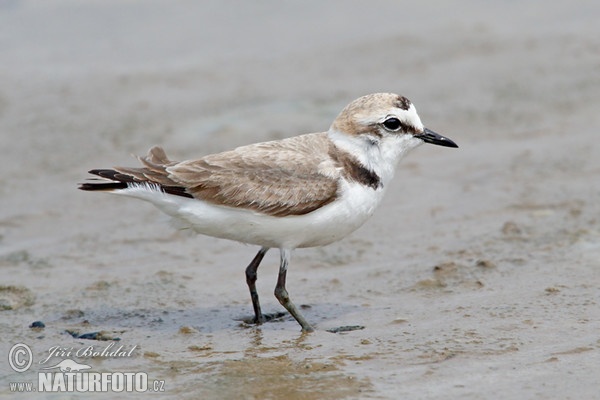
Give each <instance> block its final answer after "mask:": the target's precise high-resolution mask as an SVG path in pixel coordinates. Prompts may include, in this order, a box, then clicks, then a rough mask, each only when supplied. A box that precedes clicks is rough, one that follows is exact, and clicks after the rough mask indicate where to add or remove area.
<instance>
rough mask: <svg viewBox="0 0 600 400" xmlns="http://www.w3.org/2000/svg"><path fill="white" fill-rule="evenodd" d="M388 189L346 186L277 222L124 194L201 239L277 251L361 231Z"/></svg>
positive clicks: (158, 196)
mask: <svg viewBox="0 0 600 400" xmlns="http://www.w3.org/2000/svg"><path fill="white" fill-rule="evenodd" d="M383 192H384V190H383V189H378V190H373V189H371V188H369V187H365V186H362V185H359V184H356V183H350V184H344V186H343V188H342V195H341V196H339V197H338V198H337V199H336V200H335V201H334V202H332V203H330V204H328V205H326V206H324V207H322V208H320V209H318V210H315V211H313V212H311V213H309V214H305V215H293V216H288V217H273V216H268V215H264V214H259V213H257V212H254V211H250V210H244V209H235V208H231V207H222V206H218V205H214V204H210V203H206V202H203V201H199V200H195V199H190V198H186V197H179V196H172V195H167V194H164V193H162V192H157V191H150V190H148V189H144V188H131V189H126V190H122V191H120V192H119V193H120V194H124V195H128V196H132V197H137V198H141V199H143V200H147V201H150V202H151V203H153V204H154V205H155V206H157V207H158V208H159V209H161V210H162V211H163V212H165V213H166V214H168V215H170V216H171V217H173V218H175V219H176V220H177V221H178V222H180V223H181V224H183V226H184V227H187V228H190V229H192V230H194V231H196V232H198V233H201V234H204V235H209V236H214V237H218V238H223V239H230V240H235V241H238V242H243V243H248V244H255V245H259V246H264V247H275V248H290V249H293V248H299V247H313V246H322V245H326V244H329V243H332V242H335V241H337V240H340V239H342V238H344V237H345V236H347V235H348V234H350V233H351V232H353V231H354V230H356V229H357V228H359V227H360V226H361V225H362V224H363V223H364V222H365V221H366V220H367V219H368V218H369V217H370V216H371V215H372V214H373V212H374V211H375V209H376V208H377V206H378V205H379V203H380V202H381V199H382V197H383Z"/></svg>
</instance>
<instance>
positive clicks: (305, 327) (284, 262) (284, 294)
mask: <svg viewBox="0 0 600 400" xmlns="http://www.w3.org/2000/svg"><path fill="white" fill-rule="evenodd" d="M289 263H290V250H289V249H281V264H280V265H279V276H278V277H277V286H275V297H276V298H277V300H279V302H280V303H281V305H282V306H284V307H285V309H286V310H288V311H289V313H290V314H292V317H294V318H295V319H296V321H298V323H299V324H300V326H301V327H302V331H303V332H312V331H314V329H313V327H312V326H310V324H309V323H308V322H307V321H306V319H305V318H304V316H303V315H302V314H301V313H300V311H299V310H298V309H297V308H296V306H295V305H294V303H292V301H291V300H290V296H289V294H288V291H287V290H286V289H285V277H286V275H287V267H288V264H289Z"/></svg>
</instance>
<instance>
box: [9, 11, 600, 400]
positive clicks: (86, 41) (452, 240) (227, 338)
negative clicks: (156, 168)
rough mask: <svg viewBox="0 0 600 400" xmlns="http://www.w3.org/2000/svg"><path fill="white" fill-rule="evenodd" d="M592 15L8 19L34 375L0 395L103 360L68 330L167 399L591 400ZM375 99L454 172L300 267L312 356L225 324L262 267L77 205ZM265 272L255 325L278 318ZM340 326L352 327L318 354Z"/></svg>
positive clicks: (14, 297)
mask: <svg viewBox="0 0 600 400" xmlns="http://www.w3.org/2000/svg"><path fill="white" fill-rule="evenodd" d="M365 3H366V2H365ZM598 15H600V5H598V4H597V3H594V2H591V1H589V2H583V1H582V2H579V3H578V2H575V3H573V2H558V3H553V4H552V5H550V4H543V5H541V3H540V4H538V3H528V4H518V3H513V2H506V4H500V3H497V4H494V5H488V4H486V6H485V7H484V6H483V5H481V4H479V3H477V2H470V1H463V2H459V3H456V2H454V3H452V4H446V3H444V2H429V3H427V4H420V5H417V4H412V5H405V6H404V7H400V6H399V5H397V4H396V2H392V1H389V2H386V1H380V2H369V3H368V4H360V5H352V6H350V5H347V3H345V2H327V3H325V4H322V3H321V2H308V3H304V2H303V4H302V5H299V4H298V5H295V4H293V3H286V4H285V5H284V6H280V5H279V3H276V2H262V3H260V4H259V5H253V6H250V5H246V4H245V3H235V4H234V3H226V2H219V3H217V2H214V3H210V4H209V3H194V2H191V1H189V2H188V1H182V2H178V3H177V4H176V5H170V4H169V3H168V2H159V1H148V2H144V3H143V4H142V3H137V2H125V3H123V2H117V1H92V2H86V3H85V4H83V3H81V2H76V1H66V0H63V1H49V2H44V3H43V4H41V3H39V4H36V3H34V2H25V1H18V0H14V1H3V2H0V26H2V27H3V29H2V30H1V31H0V47H1V48H2V49H3V50H2V51H1V52H0V145H1V148H2V157H1V159H0V166H1V170H2V174H1V176H0V199H1V200H0V202H1V205H0V274H1V276H2V282H1V285H2V286H1V287H0V310H1V311H0V315H1V318H0V337H1V338H2V339H1V341H2V359H3V360H6V354H7V353H8V351H9V349H10V347H11V346H12V345H13V344H15V343H19V342H22V343H26V344H28V345H29V346H30V347H31V348H32V351H33V357H34V365H33V367H32V368H31V369H30V370H29V371H27V372H25V373H22V374H17V373H15V372H14V371H12V370H11V369H10V368H9V366H8V365H7V363H6V361H2V362H0V393H2V394H3V395H10V391H9V382H14V381H27V380H29V381H33V380H36V379H37V374H38V372H39V368H40V366H39V365H37V364H35V362H38V363H39V361H38V360H42V359H44V358H46V357H47V356H48V349H49V348H51V347H52V346H57V345H58V346H64V347H71V348H75V349H79V348H82V347H86V346H90V345H94V346H99V347H106V346H107V345H108V343H110V342H111V341H98V340H87V339H75V338H73V337H72V336H71V335H70V334H69V333H67V332H66V331H67V330H69V331H77V332H80V333H91V332H102V335H103V337H104V338H119V339H120V340H119V341H117V342H115V343H118V344H119V345H123V346H125V347H126V348H131V347H132V346H136V349H135V351H134V353H133V356H132V357H123V358H118V357H112V358H110V357H109V358H102V357H95V358H76V360H77V361H79V362H81V363H88V364H89V365H91V366H92V368H93V370H94V371H101V372H115V371H122V372H127V371H132V372H137V371H143V372H146V373H148V375H149V377H150V378H152V379H159V380H164V381H165V389H166V392H165V393H163V397H167V398H207V399H220V398H245V399H267V398H287V399H339V398H373V399H388V398H389V399H392V398H394V399H395V398H411V399H412V398H438V397H445V398H465V399H479V398H506V399H514V398H523V399H527V398H557V399H558V398H561V399H563V398H577V399H591V398H594V397H596V396H597V395H598V377H597V374H598V367H599V366H600V364H599V363H600V358H599V355H598V352H599V347H600V338H599V334H598V332H600V308H599V305H598V299H599V298H600V297H599V292H598V287H599V284H600V225H599V224H600V222H599V219H598V218H599V215H600V201H598V200H599V198H600V185H599V183H598V176H599V174H600V146H598V143H597V142H598V128H599V127H600V114H599V113H598V104H600V102H599V101H600V59H599V58H598V54H599V53H600V28H599V27H598V24H597V17H598ZM378 91H392V92H397V93H401V94H403V95H405V96H407V97H409V98H410V99H411V100H412V101H413V102H414V103H415V105H416V107H417V109H418V110H419V114H420V116H421V118H422V120H423V121H424V123H425V125H426V126H428V127H430V128H431V129H433V130H435V131H438V132H440V133H442V134H445V135H447V136H448V137H450V138H452V139H454V140H455V141H456V142H457V143H458V144H459V146H460V149H458V150H454V149H447V148H440V147H436V146H422V147H420V148H419V149H417V150H415V151H414V152H413V153H411V154H410V155H409V156H408V157H407V158H406V159H404V160H403V161H402V162H401V164H400V167H399V169H398V171H397V176H396V179H395V181H394V182H393V184H392V186H391V187H390V188H389V189H388V192H387V195H386V198H385V199H384V202H383V204H382V205H381V207H380V209H379V210H378V211H377V212H376V214H375V215H374V216H373V218H372V219H371V220H370V221H368V222H367V224H365V225H364V226H363V227H362V228H361V229H359V230H358V231H356V232H355V233H354V234H353V235H351V236H350V237H348V238H346V239H345V240H343V241H340V242H338V243H335V244H333V245H331V246H328V247H324V248H316V249H306V250H298V251H296V252H295V253H294V254H293V257H292V263H291V267H290V271H289V274H288V289H289V291H290V294H291V296H292V299H293V300H294V301H295V302H296V303H297V304H301V305H303V312H304V314H305V316H306V317H307V319H308V320H309V321H311V322H312V323H314V324H315V326H316V328H317V331H316V332H315V333H312V334H308V335H306V334H301V333H300V330H299V327H298V325H297V323H296V322H295V321H294V320H292V319H291V318H289V317H284V318H282V319H280V320H278V321H275V322H270V323H267V324H265V325H263V326H260V327H254V326H247V325H245V324H244V323H243V322H242V321H241V320H242V319H243V318H245V317H248V316H249V315H250V314H251V312H252V307H251V302H250V298H249V294H248V290H247V287H246V284H245V280H244V268H245V266H246V265H247V264H248V263H249V262H250V260H251V259H252V257H253V256H254V254H255V252H256V251H257V249H256V248H254V247H252V246H245V245H242V244H237V243H233V242H228V241H223V240H217V239H213V238H208V237H202V236H191V235H188V234H186V232H181V231H177V230H175V229H173V228H172V227H171V226H169V224H168V221H167V219H166V217H163V216H162V215H161V214H160V212H159V211H158V210H156V209H154V208H153V207H152V206H150V205H148V204H144V203H142V202H139V201H136V200H133V199H124V198H119V197H116V196H110V195H102V194H96V193H85V192H81V191H78V190H76V187H77V183H78V182H81V181H82V180H83V179H85V178H86V171H87V170H89V169H91V168H98V167H109V166H112V165H127V164H133V163H135V160H134V159H132V158H130V156H129V154H132V153H133V154H144V153H145V152H146V150H147V149H148V148H149V147H150V146H152V145H154V144H158V145H162V146H163V147H165V149H166V150H167V153H168V154H169V155H170V156H172V157H173V158H174V159H187V158H192V157H197V156H200V155H203V154H208V153H211V152H215V151H221V150H226V149H230V148H232V147H235V146H238V145H242V144H247V143H252V142H257V141H263V140H269V139H276V138H283V137H288V136H293V135H296V134H300V133H305V132H312V131H322V130H325V129H327V127H328V126H329V124H330V123H331V121H332V120H333V118H334V117H335V115H336V114H337V113H338V112H339V111H340V110H341V108H342V107H343V106H344V105H345V104H347V103H348V102H349V101H351V100H352V99H354V98H356V97H358V96H360V95H363V94H366V93H371V92H378ZM276 253H277V252H276V251H272V252H271V253H269V254H268V255H267V256H266V258H265V261H263V265H262V266H261V268H260V270H259V278H258V289H259V293H260V296H261V300H262V303H263V309H264V311H265V312H276V311H281V310H282V308H281V306H280V305H279V304H278V302H277V300H276V299H275V298H274V297H273V295H272V292H273V288H274V285H275V280H276V274H277V264H278V256H277V254H276ZM36 320H41V321H43V322H44V323H45V328H43V329H41V330H39V329H38V330H35V329H31V328H29V325H30V324H31V323H32V322H33V321H36ZM345 325H362V326H364V327H365V328H364V329H362V330H357V331H353V332H347V333H339V334H333V333H329V332H327V329H331V328H335V327H340V326H345ZM60 360H61V358H60V357H58V358H55V359H53V360H52V361H56V362H58V361H60ZM121 394H122V395H125V397H126V396H127V394H126V393H121ZM84 395H85V394H81V395H80V396H81V397H83V396H84ZM15 396H16V395H15ZM19 396H22V397H23V398H27V396H28V395H27V394H20V395H19ZM45 396H46V397H52V395H51V394H41V393H32V394H29V397H31V398H42V397H45ZM74 396H75V397H77V396H78V395H77V394H75V395H74ZM105 396H110V397H112V395H111V394H108V393H106V394H105Z"/></svg>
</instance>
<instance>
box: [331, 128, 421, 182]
mask: <svg viewBox="0 0 600 400" xmlns="http://www.w3.org/2000/svg"><path fill="white" fill-rule="evenodd" d="M327 136H328V137H329V139H330V140H331V141H332V142H333V143H334V144H335V145H336V146H337V147H338V148H340V149H342V150H345V151H347V152H348V153H350V154H352V155H353V156H355V157H356V158H357V160H358V161H359V162H360V163H361V164H362V165H363V166H364V167H365V168H367V169H369V170H371V171H373V172H375V173H376V174H377V175H379V177H380V178H381V181H382V183H383V185H384V187H385V186H386V185H387V183H389V182H390V181H391V180H392V178H393V177H394V173H395V172H396V165H398V162H399V161H400V160H401V159H402V157H403V156H404V155H405V154H407V153H408V152H409V151H410V150H412V149H414V148H415V147H417V146H419V145H420V144H422V143H423V142H422V141H421V140H419V139H415V138H414V137H412V135H388V136H384V137H383V138H381V137H376V136H371V135H364V134H363V135H358V136H352V135H348V134H346V133H343V132H339V131H336V130H331V129H330V130H329V131H328V132H327Z"/></svg>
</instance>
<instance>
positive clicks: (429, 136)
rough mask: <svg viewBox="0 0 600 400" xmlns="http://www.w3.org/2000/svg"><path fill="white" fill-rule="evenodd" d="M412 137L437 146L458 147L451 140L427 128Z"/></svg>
mask: <svg viewBox="0 0 600 400" xmlns="http://www.w3.org/2000/svg"><path fill="white" fill-rule="evenodd" d="M414 137H416V138H419V139H421V140H422V141H424V142H425V143H431V144H437V145H438V146H444V147H458V145H457V144H456V143H454V142H453V141H452V140H450V139H448V138H447V137H445V136H442V135H440V134H438V133H435V132H434V131H432V130H429V129H427V128H425V129H424V130H423V133H418V134H416V135H414Z"/></svg>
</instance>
